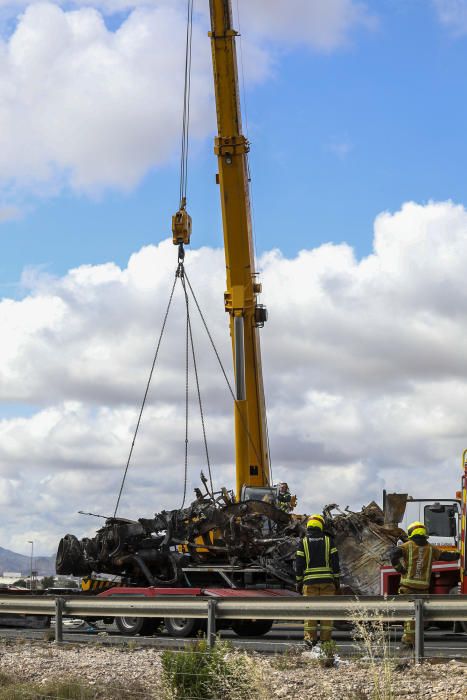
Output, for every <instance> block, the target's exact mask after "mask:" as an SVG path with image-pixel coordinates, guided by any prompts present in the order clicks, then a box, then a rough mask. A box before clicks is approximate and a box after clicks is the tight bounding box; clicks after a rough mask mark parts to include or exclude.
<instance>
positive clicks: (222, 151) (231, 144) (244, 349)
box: [172, 0, 271, 499]
mask: <svg viewBox="0 0 467 700" xmlns="http://www.w3.org/2000/svg"><path fill="white" fill-rule="evenodd" d="M209 5H210V14H211V31H210V32H209V36H210V37H211V46H212V61H213V70H214V86H215V98H216V111H217V128H218V135H217V137H216V139H215V146H214V151H215V153H216V155H217V158H218V169H219V172H218V174H217V176H216V179H217V182H218V184H219V188H220V196H221V206H222V222H223V230H224V249H225V263H226V273H227V290H226V292H225V294H224V303H225V310H226V312H227V313H228V314H229V317H230V335H231V339H232V352H233V362H234V370H235V411H234V413H235V464H236V492H237V498H238V499H240V498H241V497H242V489H243V487H245V486H247V487H266V486H270V482H271V476H270V465H269V451H268V440H267V423H266V407H265V399H264V386H263V375H262V367H261V350H260V339H259V332H258V329H259V328H260V327H262V326H263V325H264V323H265V321H266V320H267V311H266V308H265V307H264V306H263V305H262V304H259V303H258V294H259V293H260V292H261V284H260V282H259V281H258V277H257V273H256V270H255V259H254V251H253V232H252V224H251V210H250V189H249V178H248V162H247V157H248V151H249V143H248V140H247V139H246V138H245V136H244V135H243V133H242V119H241V109H240V93H239V83H238V69H237V56H236V44H235V39H236V37H237V36H238V32H236V31H235V29H234V28H233V19H232V3H231V0H209ZM172 229H173V240H174V243H175V244H180V243H189V240H190V234H191V219H190V217H189V215H188V213H187V212H186V210H185V206H184V202H183V201H182V206H181V209H180V211H179V212H177V214H176V215H175V216H174V218H173V223H172Z"/></svg>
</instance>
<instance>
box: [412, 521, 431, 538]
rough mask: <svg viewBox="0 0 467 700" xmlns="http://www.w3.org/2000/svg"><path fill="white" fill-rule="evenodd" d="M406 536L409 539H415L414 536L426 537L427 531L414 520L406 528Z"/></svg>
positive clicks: (421, 524)
mask: <svg viewBox="0 0 467 700" xmlns="http://www.w3.org/2000/svg"><path fill="white" fill-rule="evenodd" d="M407 534H408V536H409V539H412V537H415V536H416V535H421V536H422V537H428V530H427V529H426V527H425V525H424V524H423V523H420V522H419V521H418V520H416V521H415V522H414V523H410V525H409V527H408V528H407Z"/></svg>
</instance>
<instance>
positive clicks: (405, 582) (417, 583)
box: [401, 542, 433, 589]
mask: <svg viewBox="0 0 467 700" xmlns="http://www.w3.org/2000/svg"><path fill="white" fill-rule="evenodd" d="M426 546H427V547H428V558H427V561H426V565H425V569H424V577H423V578H411V577H412V576H413V574H414V573H415V572H414V570H413V567H414V552H415V548H416V547H417V546H416V545H415V543H414V542H409V543H408V546H407V549H408V552H409V561H408V565H407V575H406V576H403V577H402V578H401V585H402V586H409V588H424V589H425V588H429V586H430V578H431V564H432V559H433V549H432V548H431V546H430V545H426ZM424 549H425V547H417V551H418V556H420V555H421V556H422V557H423V556H424V553H423V552H420V550H424Z"/></svg>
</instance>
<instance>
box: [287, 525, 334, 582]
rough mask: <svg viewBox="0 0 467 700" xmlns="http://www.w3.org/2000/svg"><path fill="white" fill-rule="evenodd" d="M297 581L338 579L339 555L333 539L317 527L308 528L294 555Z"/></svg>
mask: <svg viewBox="0 0 467 700" xmlns="http://www.w3.org/2000/svg"><path fill="white" fill-rule="evenodd" d="M295 574H296V578H297V583H303V584H304V585H307V584H313V583H333V582H338V581H339V576H340V568H339V555H338V553H337V548H336V546H335V544H334V540H333V539H332V537H330V536H329V535H325V534H324V533H323V532H322V531H321V530H320V529H319V528H309V530H308V534H307V536H306V537H304V538H303V540H302V541H301V543H300V546H299V548H298V550H297V554H296V557H295Z"/></svg>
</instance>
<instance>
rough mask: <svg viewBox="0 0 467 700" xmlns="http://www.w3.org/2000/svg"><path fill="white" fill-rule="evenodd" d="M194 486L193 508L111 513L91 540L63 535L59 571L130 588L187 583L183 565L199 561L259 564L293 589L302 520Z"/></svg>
mask: <svg viewBox="0 0 467 700" xmlns="http://www.w3.org/2000/svg"><path fill="white" fill-rule="evenodd" d="M203 483H204V486H205V493H204V494H203V493H202V492H201V491H200V490H199V489H196V499H195V500H194V501H193V502H192V503H191V505H190V506H189V507H188V508H184V509H179V510H171V511H162V512H160V513H156V515H155V516H154V518H151V519H146V518H139V519H138V520H135V521H133V520H126V519H124V518H108V519H107V520H106V522H105V525H104V526H103V527H102V528H101V529H100V530H99V531H98V532H97V534H96V536H95V537H93V538H84V539H82V540H78V539H77V537H75V536H74V535H65V537H63V538H62V539H61V541H60V544H59V547H58V552H57V558H56V570H57V573H59V574H72V575H75V576H88V575H90V574H92V573H105V574H113V575H118V576H121V577H123V578H124V579H125V581H126V583H127V585H151V586H155V585H157V586H173V585H183V581H184V577H183V568H185V567H189V566H195V565H202V564H211V565H212V564H219V565H221V564H228V565H230V566H236V565H242V566H243V567H245V566H247V567H248V566H251V567H259V568H260V569H261V570H263V571H264V572H265V573H269V574H270V575H271V576H272V577H273V578H275V579H276V580H279V581H282V582H283V583H284V584H286V585H289V586H293V584H294V582H295V575H294V571H293V561H294V557H295V552H296V549H297V543H298V539H299V537H300V536H301V535H302V534H303V532H304V530H303V526H302V524H301V521H302V519H301V518H296V517H293V516H291V515H289V514H288V513H285V512H284V511H283V510H281V509H280V508H278V507H276V505H274V504H272V503H269V502H266V501H254V500H251V501H245V502H241V503H236V502H235V501H234V498H233V496H232V494H231V493H230V492H227V491H226V490H225V489H222V491H220V492H219V493H214V494H211V493H210V492H209V490H208V488H207V485H206V481H205V480H203Z"/></svg>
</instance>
